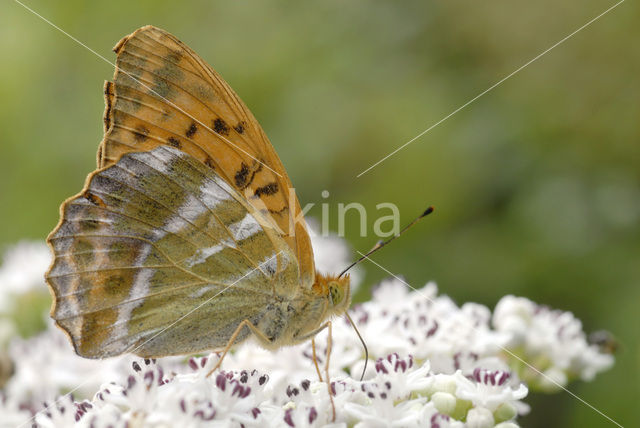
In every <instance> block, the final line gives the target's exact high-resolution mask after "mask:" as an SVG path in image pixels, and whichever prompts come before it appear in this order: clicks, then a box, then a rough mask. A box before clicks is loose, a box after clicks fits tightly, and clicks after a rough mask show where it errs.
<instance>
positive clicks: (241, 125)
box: [233, 120, 247, 134]
mask: <svg viewBox="0 0 640 428" xmlns="http://www.w3.org/2000/svg"><path fill="white" fill-rule="evenodd" d="M246 124H247V123H246V122H245V121H244V120H243V121H242V122H240V123H238V124H237V125H236V126H234V127H233V129H235V130H236V132H237V133H238V134H244V127H245V125H246Z"/></svg>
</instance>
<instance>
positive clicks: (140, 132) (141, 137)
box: [133, 125, 149, 143]
mask: <svg viewBox="0 0 640 428" xmlns="http://www.w3.org/2000/svg"><path fill="white" fill-rule="evenodd" d="M148 136H149V130H148V129H147V128H145V127H144V126H142V125H140V126H138V127H136V130H135V131H133V138H134V139H135V140H136V141H137V142H138V143H142V142H143V141H145V140H146V139H147V138H149V137H148Z"/></svg>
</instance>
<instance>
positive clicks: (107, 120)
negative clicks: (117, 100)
mask: <svg viewBox="0 0 640 428" xmlns="http://www.w3.org/2000/svg"><path fill="white" fill-rule="evenodd" d="M112 98H113V83H111V82H105V83H104V103H105V108H104V116H103V117H102V120H103V121H104V132H107V131H108V130H109V127H110V126H111V99H112Z"/></svg>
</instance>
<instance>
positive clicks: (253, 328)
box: [207, 318, 271, 377]
mask: <svg viewBox="0 0 640 428" xmlns="http://www.w3.org/2000/svg"><path fill="white" fill-rule="evenodd" d="M244 327H248V328H249V330H251V332H252V333H253V334H255V335H256V336H257V337H258V339H260V340H263V341H265V342H271V339H269V338H268V337H267V336H265V335H264V333H262V332H261V331H260V330H258V328H257V327H256V326H255V325H253V323H252V322H251V321H249V320H248V319H246V318H245V319H244V320H242V322H241V323H240V324H238V327H237V328H236V330H235V331H234V332H233V334H232V335H231V338H230V339H229V342H227V346H225V347H224V350H223V351H222V356H221V357H220V359H219V360H218V362H217V363H216V365H215V366H214V367H213V368H212V369H211V370H210V371H209V373H207V377H209V376H211V374H212V373H213V372H215V371H216V370H218V368H220V365H221V364H222V360H224V357H225V356H226V355H227V352H229V349H231V347H232V346H233V343H234V342H235V341H236V338H237V337H238V335H239V334H240V332H241V331H242V329H243V328H244Z"/></svg>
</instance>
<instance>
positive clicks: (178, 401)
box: [0, 237, 613, 428]
mask: <svg viewBox="0 0 640 428" xmlns="http://www.w3.org/2000/svg"><path fill="white" fill-rule="evenodd" d="M313 245H314V249H315V251H316V255H317V257H318V259H317V265H318V267H319V268H321V269H331V270H333V271H335V270H336V267H337V266H338V265H341V266H342V264H344V265H345V266H346V265H347V264H348V262H350V260H347V259H349V257H348V256H347V255H348V252H347V251H346V250H344V248H345V247H344V244H343V242H342V241H340V240H339V239H337V238H335V237H330V238H314V244H313ZM34 248H35V247H34ZM340 249H342V250H340ZM31 250H33V248H32V249H31ZM31 250H24V248H23V249H22V250H20V251H17V250H16V252H14V253H13V254H14V255H15V254H18V255H20V254H22V255H21V256H20V257H13V258H12V257H9V258H7V260H8V261H6V262H5V265H4V266H3V267H2V269H0V279H2V278H9V277H11V278H14V279H12V280H11V281H14V283H13V285H12V286H11V289H12V290H17V293H18V294H19V293H21V292H24V291H27V290H30V289H32V288H33V287H37V286H39V287H41V288H43V291H44V292H46V291H45V290H44V285H43V284H42V275H43V273H44V270H45V269H46V266H47V265H48V259H47V263H42V260H41V261H40V262H34V263H33V264H31V263H28V262H25V257H26V258H28V257H34V258H35V259H38V258H39V257H40V256H38V255H37V254H39V253H38V251H37V250H35V251H31ZM343 250H344V251H343ZM30 251H31V252H30ZM29 254H31V256H29ZM322 260H324V261H322ZM7 263H15V266H8V265H7ZM332 263H333V264H332ZM6 272H13V273H12V274H11V275H7V274H6ZM15 272H21V273H20V274H19V275H16V274H15ZM3 275H4V276H3ZM15 278H18V279H15ZM36 278H37V279H36ZM9 282H10V281H7V283H9ZM0 293H3V291H1V290H0ZM8 296H9V295H8V294H6V293H5V294H0V303H3V304H6V305H7V307H8V308H10V309H11V305H12V304H15V301H14V300H13V299H12V297H8ZM350 313H351V315H352V318H353V320H354V322H355V323H356V324H357V327H358V328H359V330H360V332H361V333H362V336H363V337H364V339H365V340H366V342H367V346H368V349H369V360H368V364H367V370H366V373H365V376H364V381H360V380H359V379H360V374H361V373H362V370H363V369H364V367H365V359H364V355H365V353H364V348H363V346H362V344H361V343H360V340H359V339H358V337H357V335H356V334H355V332H354V330H353V328H352V326H351V325H350V324H349V323H348V322H347V321H346V320H345V318H340V317H338V318H336V319H334V320H333V323H332V336H331V338H329V336H328V330H327V329H325V330H324V331H322V332H321V333H320V334H318V335H317V336H316V338H315V343H316V361H317V362H318V365H319V369H320V371H321V374H322V376H323V377H325V376H326V375H325V364H326V350H327V347H328V340H331V343H332V353H331V359H330V361H329V363H330V364H329V379H330V384H329V386H328V385H327V383H325V382H321V381H319V379H318V374H317V371H316V367H315V364H314V360H313V352H312V347H311V343H310V342H306V343H302V344H299V345H296V346H291V347H286V348H282V349H280V350H278V351H276V352H270V351H266V350H264V349H262V348H259V347H257V346H256V345H255V343H252V342H251V341H249V343H247V344H244V345H242V346H239V347H238V348H236V349H233V350H232V352H230V353H229V354H228V355H227V356H226V358H225V360H224V362H223V363H222V369H223V370H222V371H216V372H214V373H213V374H212V375H211V376H210V377H207V376H206V375H207V373H209V371H210V369H211V368H212V367H213V366H214V365H215V364H216V363H217V361H218V359H219V357H220V356H219V355H218V354H215V353H214V354H210V355H208V356H207V357H201V358H186V357H171V358H162V359H159V360H157V361H155V360H148V359H147V360H143V359H140V358H136V357H132V356H122V357H117V358H112V359H108V360H86V359H83V358H80V357H78V356H76V355H75V354H74V353H73V348H72V346H71V345H70V344H69V341H68V340H67V338H66V337H65V335H64V334H63V333H62V332H61V331H59V330H58V329H57V328H56V327H54V326H53V323H52V322H49V323H48V329H47V330H46V331H45V332H43V333H42V334H41V335H38V336H36V337H32V338H30V339H22V338H19V337H16V336H13V337H12V340H11V342H10V345H9V347H8V355H9V356H10V357H11V360H12V361H13V365H14V369H15V371H14V374H13V376H12V377H11V378H10V379H9V381H8V383H7V385H6V386H5V388H4V390H3V394H4V395H0V411H1V412H2V420H1V421H0V428H2V427H3V426H4V425H3V424H5V425H6V424H7V423H10V424H11V425H10V426H17V425H20V424H22V423H25V422H27V423H28V420H29V418H30V417H31V416H34V417H35V419H34V420H35V423H36V425H37V426H41V427H56V428H57V427H61V428H64V427H71V426H73V427H87V428H88V427H92V428H102V427H104V428H106V427H114V428H116V427H118V428H119V427H125V426H129V427H140V428H145V427H149V428H152V427H153V428H158V427H172V426H180V427H194V428H195V427H200V426H207V427H226V426H230V425H244V426H245V427H254V426H255V427H260V426H274V427H285V428H290V427H304V426H330V427H336V428H337V427H347V426H353V427H377V426H381V427H382V426H385V427H386V426H398V427H413V426H415V427H425V426H426V427H431V428H445V427H455V428H458V427H465V426H466V427H485V426H494V425H495V424H496V423H497V424H498V425H496V426H498V427H501V428H514V427H517V425H516V424H515V422H514V420H515V418H517V417H518V415H521V414H524V413H526V411H527V410H528V407H527V405H526V404H525V403H524V402H523V401H521V400H522V399H524V398H525V396H526V395H527V391H528V388H527V386H526V385H525V383H524V382H523V379H524V380H526V381H528V382H533V383H534V384H535V385H536V386H537V387H538V389H545V388H546V389H547V390H550V389H551V388H552V387H553V385H555V383H554V382H556V383H560V384H565V383H566V382H567V381H569V380H571V379H572V378H575V377H582V378H583V379H590V378H591V377H593V376H594V375H595V374H596V373H597V372H598V371H601V370H603V369H605V368H606V367H608V365H610V364H611V363H612V361H613V360H612V357H611V356H609V355H607V354H603V353H602V352H599V349H598V348H597V347H595V346H590V345H588V344H587V343H586V341H585V339H584V333H583V332H582V326H581V324H580V322H579V321H578V320H577V319H575V318H574V317H573V315H571V314H569V313H566V312H561V311H552V310H550V309H548V308H546V307H542V306H539V305H536V304H535V303H533V302H531V301H529V300H527V299H522V298H515V297H511V296H508V297H505V298H504V299H503V300H502V301H501V302H500V303H499V304H498V307H497V308H496V310H495V311H494V314H493V318H492V314H491V312H490V311H489V309H488V308H487V307H485V306H483V305H479V304H475V303H466V304H463V305H462V306H458V305H456V303H455V302H453V301H452V300H451V299H450V298H448V297H447V296H442V295H438V289H437V287H436V285H435V284H434V283H429V284H427V286H426V287H424V288H423V289H421V290H417V291H410V290H409V289H408V288H407V286H406V284H404V283H403V281H402V280H398V279H393V280H387V281H383V283H381V284H380V285H379V286H378V287H377V288H376V289H375V290H374V293H373V299H372V300H371V301H370V302H366V303H362V304H359V305H355V306H354V308H352V309H351V310H350ZM491 320H492V321H493V328H492V324H491V323H490V321H491ZM4 334H5V336H7V337H9V336H11V335H13V334H14V333H13V332H12V329H10V328H9V329H5V333H4ZM510 354H515V355H521V356H522V357H523V358H525V360H526V361H527V362H530V363H531V364H532V365H534V366H535V367H540V368H541V370H542V371H543V372H544V374H545V376H546V377H541V376H540V375H539V374H537V373H535V372H532V371H531V370H528V369H526V366H525V368H524V369H519V370H518V371H517V372H511V371H510V366H512V364H513V361H514V357H512V356H511V355H510ZM513 366H515V365H513ZM521 366H522V364H520V366H519V367H521ZM550 380H552V381H550ZM545 382H547V383H545ZM70 390H73V391H74V392H73V395H74V397H73V398H72V397H71V396H70V395H68V394H66V393H67V392H68V391H70ZM329 390H330V391H331V393H330V392H329ZM63 394H66V395H63ZM43 402H46V406H43V404H42V403H43ZM332 403H333V404H334V405H335V410H336V418H335V421H334V420H333V417H332V416H333V406H332ZM5 421H8V422H5Z"/></svg>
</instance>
